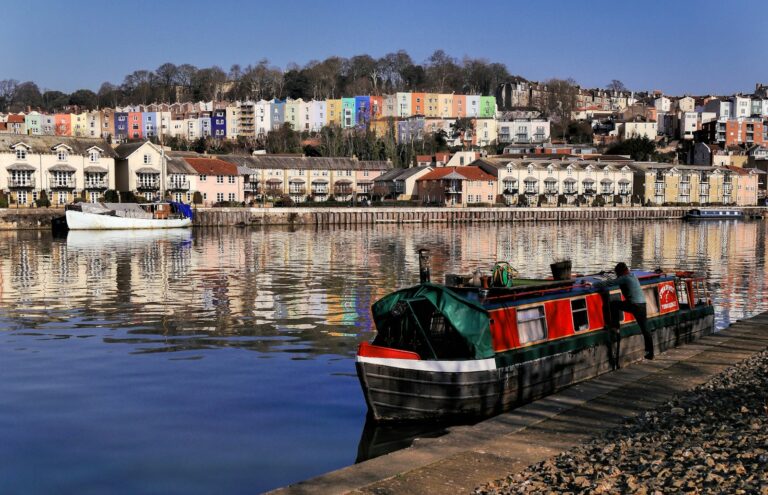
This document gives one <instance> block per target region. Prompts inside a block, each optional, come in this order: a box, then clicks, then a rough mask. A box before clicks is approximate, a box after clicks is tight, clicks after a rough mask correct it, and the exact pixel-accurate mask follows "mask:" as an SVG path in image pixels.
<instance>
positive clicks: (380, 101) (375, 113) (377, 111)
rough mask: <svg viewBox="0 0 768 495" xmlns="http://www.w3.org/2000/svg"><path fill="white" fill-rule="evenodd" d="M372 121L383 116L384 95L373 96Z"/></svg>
mask: <svg viewBox="0 0 768 495" xmlns="http://www.w3.org/2000/svg"><path fill="white" fill-rule="evenodd" d="M370 101H371V103H370V105H371V121H374V120H376V119H378V118H379V117H381V116H382V115H383V113H384V97H382V96H371V99H370Z"/></svg>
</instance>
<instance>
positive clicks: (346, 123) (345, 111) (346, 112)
mask: <svg viewBox="0 0 768 495" xmlns="http://www.w3.org/2000/svg"><path fill="white" fill-rule="evenodd" d="M356 121H357V119H356V116H355V99H354V98H342V99H341V127H342V128H344V129H350V128H352V127H354V126H355V124H356V123H357V122H356Z"/></svg>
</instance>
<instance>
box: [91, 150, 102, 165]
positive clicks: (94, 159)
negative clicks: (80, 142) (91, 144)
mask: <svg viewBox="0 0 768 495" xmlns="http://www.w3.org/2000/svg"><path fill="white" fill-rule="evenodd" d="M88 156H89V157H90V159H91V163H95V162H98V161H99V158H101V155H100V154H99V152H98V151H91V152H90V153H89V154H88Z"/></svg>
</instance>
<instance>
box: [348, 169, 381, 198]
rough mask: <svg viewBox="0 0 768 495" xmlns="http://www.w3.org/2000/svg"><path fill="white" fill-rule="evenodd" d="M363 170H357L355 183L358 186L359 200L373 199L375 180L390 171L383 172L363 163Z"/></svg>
mask: <svg viewBox="0 0 768 495" xmlns="http://www.w3.org/2000/svg"><path fill="white" fill-rule="evenodd" d="M361 166H363V168H362V169H358V170H355V183H356V184H357V199H358V200H362V199H371V194H373V180H374V179H375V178H376V177H378V176H380V175H381V174H382V173H384V172H386V171H387V170H389V169H386V170H381V169H380V168H375V167H366V166H364V165H363V163H362V162H361Z"/></svg>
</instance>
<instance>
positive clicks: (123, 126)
mask: <svg viewBox="0 0 768 495" xmlns="http://www.w3.org/2000/svg"><path fill="white" fill-rule="evenodd" d="M127 139H128V112H115V141H116V142H118V143H119V142H122V141H125V140H127Z"/></svg>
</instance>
